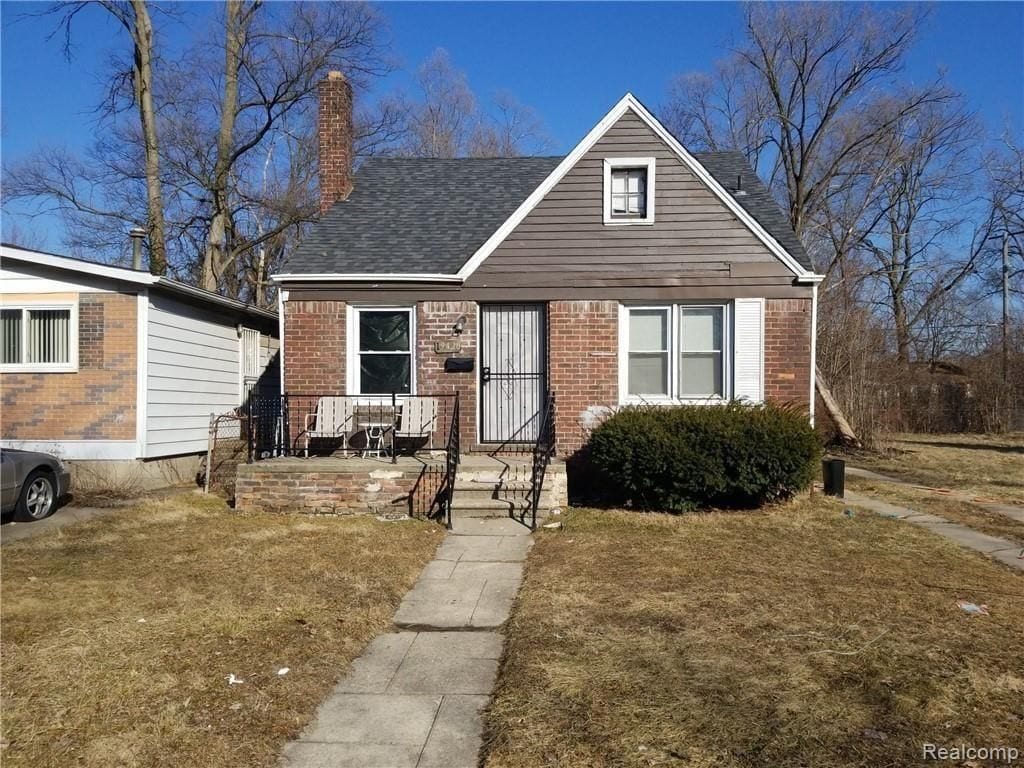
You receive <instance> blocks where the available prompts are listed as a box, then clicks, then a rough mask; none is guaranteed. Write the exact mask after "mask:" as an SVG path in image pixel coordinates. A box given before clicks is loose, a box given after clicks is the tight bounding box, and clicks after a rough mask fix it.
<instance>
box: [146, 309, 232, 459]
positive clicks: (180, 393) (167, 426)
mask: <svg viewBox="0 0 1024 768" xmlns="http://www.w3.org/2000/svg"><path fill="white" fill-rule="evenodd" d="M148 328H149V330H148V336H147V351H146V357H147V374H148V387H147V396H146V456H147V457H156V456H172V455H175V454H181V453H195V452H199V451H205V450H206V447H207V440H208V432H209V426H210V414H212V413H218V414H220V413H229V412H230V411H231V410H232V409H234V408H236V407H237V406H238V405H239V404H240V402H241V398H240V395H239V391H238V381H239V348H240V345H239V343H238V330H237V329H236V327H235V325H234V324H226V323H224V321H218V318H217V317H216V316H215V315H214V314H213V313H211V312H207V311H204V310H200V309H197V308H195V307H192V306H190V305H188V304H185V303H183V302H179V301H176V300H174V299H169V298H166V297H163V296H152V295H151V298H150V307H149V323H148Z"/></svg>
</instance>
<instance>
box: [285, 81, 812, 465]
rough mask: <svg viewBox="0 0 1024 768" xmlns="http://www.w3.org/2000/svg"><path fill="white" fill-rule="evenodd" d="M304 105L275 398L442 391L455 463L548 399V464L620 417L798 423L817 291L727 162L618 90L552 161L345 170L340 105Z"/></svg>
mask: <svg viewBox="0 0 1024 768" xmlns="http://www.w3.org/2000/svg"><path fill="white" fill-rule="evenodd" d="M320 99H321V102H320V124H319V141H320V152H321V157H320V160H321V175H320V184H321V210H322V217H321V219H320V221H319V223H317V224H316V225H315V226H314V227H313V228H312V231H311V232H310V233H309V234H308V235H307V237H306V238H305V239H304V241H303V242H302V244H301V245H300V247H299V248H298V250H297V252H296V253H295V254H294V255H293V256H292V257H291V258H290V259H289V260H288V262H287V263H286V264H285V265H284V267H283V268H282V270H281V273H280V274H278V275H276V276H275V277H274V280H275V281H276V282H277V284H278V285H279V287H280V288H281V292H280V308H281V312H282V318H283V329H284V330H283V334H284V338H283V344H282V354H283V358H284V388H285V390H286V391H289V392H301V393H305V394H314V393H323V394H329V393H332V394H333V393H344V394H347V395H357V396H364V397H366V398H367V399H371V400H372V398H373V396H378V395H387V394H389V393H391V392H399V393H403V392H408V393H414V394H432V393H440V392H452V391H457V392H459V393H460V394H461V400H462V412H461V413H462V423H461V425H460V431H461V440H462V445H463V446H464V447H467V448H469V449H474V448H475V449H490V448H494V447H496V446H500V445H502V444H507V443H529V442H531V441H532V440H533V439H534V436H535V434H536V423H537V421H538V417H537V414H538V411H539V410H540V408H541V406H542V403H543V402H544V398H545V393H546V392H548V391H550V392H552V393H553V394H554V396H555V399H556V404H557V405H556V413H557V416H556V433H557V447H558V451H559V453H562V454H566V453H570V452H572V451H574V450H575V449H577V448H579V447H580V446H581V445H582V444H583V442H584V441H585V439H586V436H587V433H588V431H589V430H590V429H591V428H592V427H593V426H594V425H595V424H597V423H598V422H599V421H600V420H601V419H602V418H603V417H604V416H605V414H607V413H608V412H609V411H610V410H611V409H613V408H615V407H617V406H620V405H623V404H629V403H694V404H701V403H709V402H718V401H722V400H727V399H730V398H745V399H747V400H750V401H754V402H761V401H764V400H775V401H785V402H792V403H796V404H799V405H802V406H803V407H804V408H806V409H807V411H808V413H809V415H810V417H811V418H813V407H814V405H813V398H812V397H811V393H812V391H813V388H814V381H813V379H814V326H815V312H816V298H817V295H816V294H817V285H818V283H819V282H820V280H821V276H820V275H817V274H815V273H814V270H813V268H812V265H811V263H810V260H809V259H808V256H807V254H806V252H805V251H804V249H803V247H802V246H801V244H800V242H799V240H798V239H797V237H796V236H795V235H794V233H793V230H792V229H791V228H790V226H789V224H788V222H787V219H786V217H785V215H784V214H783V212H782V211H781V210H780V209H779V207H778V206H777V204H776V203H775V202H774V200H773V199H772V197H771V195H770V193H769V192H768V190H767V189H766V188H765V186H764V184H763V183H762V182H761V181H760V180H759V179H758V177H757V175H756V174H755V173H754V171H753V170H752V169H751V168H750V166H749V164H748V163H747V161H746V160H745V158H744V157H743V156H742V155H740V154H738V153H732V152H712V153H696V154H694V153H690V152H688V151H687V150H686V149H685V148H684V147H682V146H681V145H680V144H679V142H678V141H677V140H676V139H675V138H673V136H672V135H671V134H670V133H669V132H668V131H667V130H666V129H665V128H664V127H663V126H662V125H661V124H660V123H659V122H658V120H657V119H656V118H655V117H653V116H652V115H651V113H650V112H648V110H647V109H646V108H644V106H643V105H642V104H641V103H640V102H639V101H637V100H636V99H635V98H634V97H633V96H632V95H629V94H627V95H626V96H625V97H623V98H622V100H621V101H619V103H618V104H616V105H615V107H613V108H612V110H611V111H610V112H609V113H608V114H607V115H605V117H603V118H602V119H601V121H600V122H599V123H598V124H597V125H596V126H594V128H593V129H592V130H591V131H590V132H589V133H588V134H587V135H586V136H585V137H584V138H583V139H582V141H580V143H579V144H578V145H577V146H576V147H575V148H574V149H573V150H572V152H570V153H569V154H568V155H566V156H565V157H523V158H508V159H476V158H467V159H407V158H371V159H368V160H366V161H365V162H364V163H363V164H362V165H361V167H360V168H359V171H358V173H357V174H354V175H353V174H352V172H351V158H352V117H351V109H352V96H351V89H350V87H349V85H348V83H347V82H346V81H345V79H344V78H343V77H342V76H341V75H339V74H338V73H332V74H331V75H330V76H329V77H328V78H327V79H326V80H325V81H323V83H322V84H321V88H320ZM470 366H472V368H471V370H467V369H468V368H470Z"/></svg>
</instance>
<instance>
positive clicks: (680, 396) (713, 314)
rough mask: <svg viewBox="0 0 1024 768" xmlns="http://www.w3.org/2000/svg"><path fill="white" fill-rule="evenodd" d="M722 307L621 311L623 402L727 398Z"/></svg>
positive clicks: (725, 319) (673, 306) (676, 306)
mask: <svg viewBox="0 0 1024 768" xmlns="http://www.w3.org/2000/svg"><path fill="white" fill-rule="evenodd" d="M728 321H729V311H728V305H726V304H702V305H691V304H668V305H664V306H643V307H630V306H623V307H622V315H621V324H622V329H621V330H622V332H621V333H620V343H621V344H622V345H623V349H622V350H621V354H620V358H621V359H620V365H621V371H622V372H621V381H620V384H621V389H622V395H623V396H622V399H623V401H624V402H658V401H690V400H718V399H723V398H727V397H728V396H729V380H728V374H729V372H728V368H729V365H728Z"/></svg>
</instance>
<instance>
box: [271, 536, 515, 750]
mask: <svg viewBox="0 0 1024 768" xmlns="http://www.w3.org/2000/svg"><path fill="white" fill-rule="evenodd" d="M532 544H533V540H532V539H531V537H530V536H529V530H528V529H527V528H524V527H523V526H521V525H518V524H517V523H515V522H514V521H511V520H508V519H500V518H499V519H477V520H464V521H460V520H456V521H455V524H454V525H453V530H452V531H451V532H450V533H449V534H448V536H447V537H445V539H444V541H443V542H442V543H441V546H440V547H438V550H437V554H436V556H435V557H434V559H433V560H432V561H431V562H430V563H428V564H427V566H426V567H425V568H424V569H423V573H421V574H420V578H419V580H418V581H417V582H416V585H415V586H414V587H413V589H412V590H411V591H410V592H409V593H408V594H407V595H406V596H405V598H404V599H403V600H402V604H401V605H400V606H399V608H398V611H397V612H396V613H395V617H394V623H395V627H396V630H397V631H395V632H389V633H386V634H383V635H380V636H378V637H377V638H376V639H374V640H373V642H371V643H370V644H369V645H368V646H367V648H366V650H365V651H363V654H362V656H360V657H359V658H358V659H356V660H355V661H354V662H353V663H352V668H351V669H350V670H349V672H348V674H347V675H346V676H345V677H344V679H342V680H341V682H339V683H338V685H337V686H336V687H335V688H334V691H333V692H332V693H331V695H330V696H329V697H328V698H327V700H326V701H325V702H324V703H323V704H322V705H321V706H320V709H319V710H318V711H317V714H316V718H315V719H314V721H313V722H312V723H311V724H310V725H309V727H308V728H306V730H305V731H304V732H303V733H302V735H301V736H300V737H299V738H298V739H297V740H296V741H293V742H291V743H289V744H288V745H286V746H285V748H284V751H283V753H282V756H281V765H282V766H286V767H287V768H476V766H477V759H478V753H479V751H480V745H481V720H480V713H481V711H482V710H483V708H484V707H485V706H486V705H487V702H488V701H489V699H490V695H491V693H492V691H493V688H494V682H495V680H496V678H497V675H498V663H499V660H500V658H501V652H502V645H503V643H504V635H503V633H502V632H501V627H502V625H503V624H504V622H505V620H506V619H507V618H508V616H509V613H510V611H511V609H512V602H513V600H514V599H515V595H516V592H517V591H518V589H519V585H520V582H521V581H522V572H523V561H524V560H525V559H526V554H527V552H528V551H529V548H530V546H531V545H532Z"/></svg>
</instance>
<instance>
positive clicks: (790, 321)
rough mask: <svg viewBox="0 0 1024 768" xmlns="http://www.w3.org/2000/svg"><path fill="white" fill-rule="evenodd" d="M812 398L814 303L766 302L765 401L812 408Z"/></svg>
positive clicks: (796, 300) (789, 300)
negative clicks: (812, 324)
mask: <svg viewBox="0 0 1024 768" xmlns="http://www.w3.org/2000/svg"><path fill="white" fill-rule="evenodd" d="M810 396H811V300H810V299H766V300H765V307H764V398H765V400H769V401H772V402H777V403H797V404H800V405H801V406H803V407H804V408H805V409H808V408H809V404H810Z"/></svg>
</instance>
